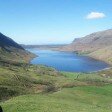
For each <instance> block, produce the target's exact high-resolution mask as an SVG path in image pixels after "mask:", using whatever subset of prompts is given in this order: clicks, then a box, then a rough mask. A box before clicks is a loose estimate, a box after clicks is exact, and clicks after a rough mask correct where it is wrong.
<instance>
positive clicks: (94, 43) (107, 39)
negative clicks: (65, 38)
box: [61, 29, 112, 63]
mask: <svg viewBox="0 0 112 112" xmlns="http://www.w3.org/2000/svg"><path fill="white" fill-rule="evenodd" d="M61 50H66V51H75V52H77V53H80V54H87V55H89V56H91V57H94V58H97V59H100V60H103V61H106V62H108V63H112V29H109V30H105V31H100V32H95V33H92V34H90V35H87V36H85V37H82V38H77V39H74V41H73V42H72V43H71V44H69V45H67V46H64V47H63V48H62V49H61Z"/></svg>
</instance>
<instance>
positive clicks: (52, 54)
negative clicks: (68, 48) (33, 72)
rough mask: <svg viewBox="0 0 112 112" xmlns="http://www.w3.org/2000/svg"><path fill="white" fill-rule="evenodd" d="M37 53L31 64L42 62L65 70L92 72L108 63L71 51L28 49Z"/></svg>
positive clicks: (105, 66)
mask: <svg viewBox="0 0 112 112" xmlns="http://www.w3.org/2000/svg"><path fill="white" fill-rule="evenodd" d="M28 50H29V51H30V52H32V53H34V54H36V55H38V57H36V58H34V59H32V60H31V64H42V65H47V66H50V67H54V68H55V69H57V70H59V71H67V72H94V71H99V70H102V69H105V68H108V67H109V65H108V64H106V63H105V62H102V61H99V60H96V59H93V58H91V57H87V56H79V55H77V54H75V53H73V52H60V51H51V50H38V49H28Z"/></svg>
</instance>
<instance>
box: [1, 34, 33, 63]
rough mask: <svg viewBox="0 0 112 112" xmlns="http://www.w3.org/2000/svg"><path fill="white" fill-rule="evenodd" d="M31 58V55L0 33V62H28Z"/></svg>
mask: <svg viewBox="0 0 112 112" xmlns="http://www.w3.org/2000/svg"><path fill="white" fill-rule="evenodd" d="M32 56H33V54H31V53H29V52H28V51H26V50H25V49H24V48H23V47H21V46H20V45H19V44H17V43H16V42H15V41H13V40H12V39H11V38H9V37H7V36H5V35H3V34H2V33H0V60H8V61H15V62H28V61H29V60H30V59H31V57H32Z"/></svg>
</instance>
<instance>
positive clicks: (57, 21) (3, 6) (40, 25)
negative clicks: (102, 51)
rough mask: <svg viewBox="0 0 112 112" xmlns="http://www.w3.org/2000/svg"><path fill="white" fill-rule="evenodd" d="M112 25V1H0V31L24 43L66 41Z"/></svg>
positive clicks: (68, 41)
mask: <svg viewBox="0 0 112 112" xmlns="http://www.w3.org/2000/svg"><path fill="white" fill-rule="evenodd" d="M111 28H112V0H0V32H1V33H3V34H4V35H7V36H8V37H10V38H12V39H13V40H15V41H16V42H18V43H20V44H66V43H71V42H72V41H73V40H74V38H79V37H84V36H85V35H88V34H90V33H93V32H97V31H102V30H106V29H111Z"/></svg>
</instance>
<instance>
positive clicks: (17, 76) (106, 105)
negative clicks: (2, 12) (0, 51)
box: [0, 64, 112, 112]
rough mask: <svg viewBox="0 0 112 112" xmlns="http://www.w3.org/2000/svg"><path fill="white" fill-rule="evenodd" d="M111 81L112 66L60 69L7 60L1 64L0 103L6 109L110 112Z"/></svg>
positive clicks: (11, 111) (14, 111) (55, 111)
mask: <svg viewBox="0 0 112 112" xmlns="http://www.w3.org/2000/svg"><path fill="white" fill-rule="evenodd" d="M111 83H112V70H108V71H102V72H99V73H92V74H82V73H67V72H63V73H59V72H57V71H56V70H54V69H52V68H47V67H44V66H32V65H27V64H20V65H12V64H11V65H10V64H6V65H5V66H1V67H0V90H1V91H0V93H2V94H0V98H1V100H2V102H1V103H0V105H2V107H3V109H4V111H5V112H37V111H38V112H111V111H112V85H111ZM25 94H26V95H25ZM18 95H20V96H18ZM8 98H10V99H9V100H7V101H3V100H4V99H8Z"/></svg>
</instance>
